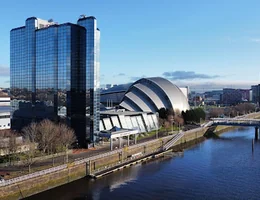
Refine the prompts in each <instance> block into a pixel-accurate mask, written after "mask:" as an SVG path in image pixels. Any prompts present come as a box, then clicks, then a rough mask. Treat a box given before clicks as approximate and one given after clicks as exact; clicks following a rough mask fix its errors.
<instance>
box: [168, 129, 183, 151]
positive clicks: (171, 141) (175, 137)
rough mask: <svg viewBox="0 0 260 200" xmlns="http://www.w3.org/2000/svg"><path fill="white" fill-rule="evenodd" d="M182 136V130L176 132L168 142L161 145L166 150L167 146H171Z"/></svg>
mask: <svg viewBox="0 0 260 200" xmlns="http://www.w3.org/2000/svg"><path fill="white" fill-rule="evenodd" d="M183 136H184V133H183V132H180V133H178V134H177V135H175V136H174V137H173V138H172V139H171V140H170V141H169V142H167V143H166V144H165V145H164V146H163V150H164V151H167V150H168V149H169V148H171V147H172V146H173V145H174V144H175V143H176V142H177V141H178V140H179V139H181V138H182V137H183Z"/></svg>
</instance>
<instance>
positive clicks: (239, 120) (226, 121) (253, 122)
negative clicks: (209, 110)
mask: <svg viewBox="0 0 260 200" xmlns="http://www.w3.org/2000/svg"><path fill="white" fill-rule="evenodd" d="M211 120H212V121H211V125H213V126H214V125H215V126H218V125H222V126H252V127H255V139H258V135H259V128H260V119H249V118H244V117H235V118H211Z"/></svg>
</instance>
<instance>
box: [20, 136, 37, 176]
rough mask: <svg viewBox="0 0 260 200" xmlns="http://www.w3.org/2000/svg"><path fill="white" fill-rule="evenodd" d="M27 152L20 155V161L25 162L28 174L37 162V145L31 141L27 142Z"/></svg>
mask: <svg viewBox="0 0 260 200" xmlns="http://www.w3.org/2000/svg"><path fill="white" fill-rule="evenodd" d="M25 143H26V145H27V151H25V152H23V153H22V154H21V155H20V160H21V161H22V162H23V164H24V165H25V166H28V172H29V173H31V165H32V164H33V163H34V162H35V161H34V157H35V151H36V144H35V143H33V142H31V141H30V140H27V141H26V142H25Z"/></svg>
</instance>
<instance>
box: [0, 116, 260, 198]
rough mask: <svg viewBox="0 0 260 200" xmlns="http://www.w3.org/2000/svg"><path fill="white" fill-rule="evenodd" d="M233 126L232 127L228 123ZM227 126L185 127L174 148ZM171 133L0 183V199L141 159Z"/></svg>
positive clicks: (164, 140)
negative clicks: (13, 181)
mask: <svg viewBox="0 0 260 200" xmlns="http://www.w3.org/2000/svg"><path fill="white" fill-rule="evenodd" d="M246 117H247V118H260V113H253V114H249V115H246ZM231 128H233V127H231ZM228 130H230V127H228V126H218V127H214V130H209V128H207V127H199V128H196V129H192V130H189V131H186V132H185V134H184V136H183V137H182V138H181V139H180V140H178V141H177V142H176V143H175V144H174V146H173V149H175V150H178V149H183V148H185V147H188V146H189V145H191V144H193V143H194V142H195V143H196V142H199V141H201V140H203V139H204V135H205V133H207V131H215V132H216V133H221V132H225V131H228ZM171 138H172V136H167V137H164V138H159V139H154V140H152V141H149V142H144V143H140V144H137V145H133V146H129V147H124V148H123V149H121V150H117V151H114V152H110V154H109V155H107V154H104V156H103V157H102V154H101V155H99V156H98V157H97V156H96V157H94V158H93V159H91V158H90V159H88V161H86V162H83V163H80V164H79V163H76V162H75V163H70V164H68V165H67V168H66V169H62V170H60V171H57V172H53V173H50V174H45V175H42V176H39V177H36V178H31V179H28V180H25V181H21V182H17V183H14V184H11V185H8V186H4V187H0V199H21V198H24V197H28V196H31V195H33V194H37V193H40V192H43V191H45V190H48V189H51V188H54V187H57V186H60V185H63V184H66V183H69V182H72V181H75V180H77V179H80V178H83V177H86V176H87V175H91V174H95V173H98V172H102V171H103V170H105V169H107V168H109V167H111V166H116V165H119V164H120V163H123V162H124V161H125V160H127V159H129V158H131V156H133V155H138V156H140V157H139V158H140V159H142V158H144V157H146V156H147V155H150V154H152V153H156V152H160V151H161V149H162V147H163V145H164V144H165V143H167V142H168V141H169V140H170V139H171Z"/></svg>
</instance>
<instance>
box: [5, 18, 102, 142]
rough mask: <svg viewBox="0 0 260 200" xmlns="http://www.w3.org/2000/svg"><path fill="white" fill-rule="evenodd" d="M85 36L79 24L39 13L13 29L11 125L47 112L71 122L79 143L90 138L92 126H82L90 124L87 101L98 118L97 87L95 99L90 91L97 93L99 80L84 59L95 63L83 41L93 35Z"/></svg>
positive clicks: (48, 115) (20, 124)
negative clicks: (44, 17) (48, 18)
mask: <svg viewBox="0 0 260 200" xmlns="http://www.w3.org/2000/svg"><path fill="white" fill-rule="evenodd" d="M95 35H96V31H95ZM87 36H88V35H87V30H86V28H85V27H83V26H80V25H76V24H71V23H65V24H61V25H58V24H55V23H53V22H48V21H45V20H41V19H37V18H29V19H27V20H26V23H25V26H24V27H20V28H16V29H12V30H11V46H10V47H11V50H10V55H11V60H10V64H11V65H10V70H11V106H12V117H11V119H12V124H11V126H12V129H21V128H22V127H23V126H25V125H27V124H28V123H30V122H31V121H40V120H42V119H46V118H48V119H50V120H53V121H60V122H64V123H67V124H68V125H69V126H71V127H72V128H73V129H74V130H75V132H76V135H77V138H78V143H79V145H80V146H86V141H87V139H88V138H93V133H94V132H88V133H87V134H86V126H87V127H88V126H91V124H93V123H89V120H86V105H87V106H90V109H89V110H91V113H92V115H94V116H95V117H96V114H93V113H95V111H98V119H99V93H98V97H97V98H95V102H93V101H91V100H90V98H92V95H93V94H95V95H96V96H97V94H96V91H99V80H96V77H97V75H96V73H95V74H94V71H95V70H94V69H92V70H87V66H88V65H87V63H93V62H94V61H95V62H96V63H97V61H96V60H97V58H96V53H95V56H94V57H93V56H88V53H87V52H88V50H90V49H88V48H87V47H88V46H87V42H89V44H90V43H93V41H91V40H88V41H87V38H88V37H87ZM93 37H97V36H94V35H93ZM93 37H92V38H93ZM98 37H99V36H98ZM94 49H95V51H96V50H97V49H96V47H95V48H94ZM94 49H93V50H94ZM98 51H99V48H98ZM91 59H93V60H91ZM95 66H99V62H98V64H96V65H95ZM98 71H99V70H98ZM91 73H93V75H92V74H91ZM91 80H95V81H96V82H92V81H91ZM95 84H98V85H95ZM90 88H91V89H92V90H91V89H90ZM87 91H88V92H87ZM90 91H91V92H90ZM90 93H93V94H90ZM96 96H95V97H96ZM87 97H90V98H87ZM87 100H88V102H91V104H90V105H89V104H87V103H86V101H87ZM97 101H98V103H97ZM97 105H98V106H97ZM95 119H96V118H95ZM87 122H88V123H87ZM98 125H99V124H98ZM93 127H95V125H93ZM91 129H92V128H91V127H90V128H87V130H91ZM97 131H98V129H97ZM91 141H93V140H91Z"/></svg>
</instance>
